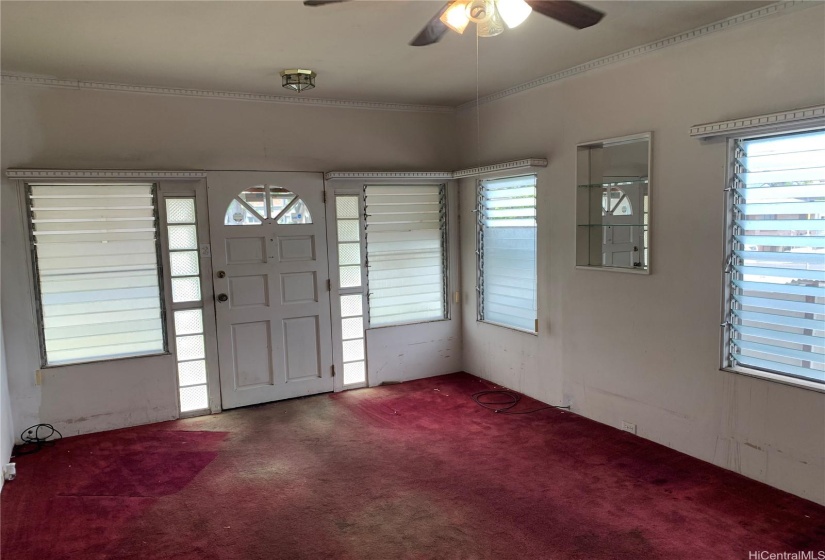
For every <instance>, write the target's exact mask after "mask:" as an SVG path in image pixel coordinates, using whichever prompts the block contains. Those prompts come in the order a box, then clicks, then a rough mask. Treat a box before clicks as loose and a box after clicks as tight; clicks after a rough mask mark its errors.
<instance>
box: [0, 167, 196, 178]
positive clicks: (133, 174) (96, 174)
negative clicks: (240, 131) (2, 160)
mask: <svg viewBox="0 0 825 560" xmlns="http://www.w3.org/2000/svg"><path fill="white" fill-rule="evenodd" d="M6 176H7V177H8V178H9V179H203V178H204V177H206V171H128V170H126V171H122V170H117V169H7V170H6Z"/></svg>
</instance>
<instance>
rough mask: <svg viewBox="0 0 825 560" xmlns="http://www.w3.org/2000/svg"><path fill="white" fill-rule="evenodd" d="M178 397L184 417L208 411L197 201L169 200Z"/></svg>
mask: <svg viewBox="0 0 825 560" xmlns="http://www.w3.org/2000/svg"><path fill="white" fill-rule="evenodd" d="M166 224H167V225H166V233H167V239H168V244H169V264H170V266H169V269H170V270H169V276H170V277H171V284H172V315H173V317H174V325H175V355H176V357H177V362H178V397H179V402H180V411H181V413H183V414H194V413H195V412H200V411H207V410H208V409H209V388H208V385H207V366H206V346H205V335H204V331H205V329H204V322H203V295H202V293H201V270H200V257H199V253H198V222H197V212H196V210H195V198H194V197H191V196H186V197H183V196H182V197H168V198H166Z"/></svg>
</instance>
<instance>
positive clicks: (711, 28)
mask: <svg viewBox="0 0 825 560" xmlns="http://www.w3.org/2000/svg"><path fill="white" fill-rule="evenodd" d="M817 4H818V2H810V1H807V0H787V1H784V2H777V3H776V4H770V5H769V6H764V7H762V8H758V9H756V10H751V11H749V12H745V13H743V14H739V15H737V16H732V17H729V18H726V19H723V20H720V21H717V22H714V23H709V24H707V25H703V26H701V27H697V28H695V29H691V30H690V31H684V32H682V33H678V34H676V35H672V36H670V37H667V38H665V39H661V40H659V41H655V42H653V43H647V44H646V45H641V46H638V47H633V48H631V49H627V50H625V51H621V52H618V53H615V54H611V55H608V56H605V57H602V58H597V59H596V60H591V61H590V62H585V63H584V64H579V65H578V66H573V67H572V68H568V69H567V70H561V71H559V72H555V73H553V74H548V75H547V76H542V77H541V78H537V79H535V80H532V81H529V82H526V83H523V84H519V85H517V86H514V87H511V88H509V89H504V90H501V91H497V92H495V93H491V94H489V95H485V96H484V97H481V98H479V99H478V104H479V105H484V104H485V103H490V102H492V101H497V100H499V99H502V98H504V97H509V96H511V95H515V94H517V93H522V92H524V91H527V90H530V89H533V88H537V87H539V86H543V85H546V84H549V83H552V82H557V81H559V80H563V79H565V78H570V77H572V76H576V75H578V74H582V73H584V72H588V71H590V70H594V69H596V68H602V67H604V66H607V65H610V64H615V63H617V62H622V61H624V60H627V59H629V58H634V57H637V56H641V55H644V54H648V53H651V52H655V51H658V50H661V49H664V48H667V47H672V46H673V45H678V44H680V43H684V42H686V41H691V40H693V39H696V38H698V37H703V36H705V35H708V34H710V33H715V32H717V31H725V30H728V29H731V28H733V27H736V26H738V25H741V24H743V23H748V22H751V21H753V20H756V19H761V18H763V17H766V16H770V15H773V14H779V13H784V12H788V11H789V10H791V9H799V8H802V7H806V8H807V7H811V6H814V5H817ZM475 106H476V101H475V100H473V101H468V102H467V103H463V104H462V105H459V106H458V107H457V109H458V110H459V111H463V110H466V109H471V108H473V107H475Z"/></svg>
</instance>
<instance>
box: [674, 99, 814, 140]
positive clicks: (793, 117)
mask: <svg viewBox="0 0 825 560" xmlns="http://www.w3.org/2000/svg"><path fill="white" fill-rule="evenodd" d="M787 125H792V126H793V127H794V128H797V129H798V128H800V127H806V126H811V127H819V126H822V125H825V105H817V106H814V107H805V108H804V109H793V110H791V111H783V112H781V113H770V114H768V115H759V116H756V117H747V118H743V119H733V120H729V121H720V122H713V123H707V124H697V125H694V126H692V127H690V135H691V136H693V137H695V138H714V137H719V136H728V135H731V134H735V135H737V136H740V135H742V134H747V133H748V132H750V131H755V130H757V129H759V130H760V131H761V132H765V131H766V130H768V129H770V128H771V127H782V126H787ZM766 127H767V129H766Z"/></svg>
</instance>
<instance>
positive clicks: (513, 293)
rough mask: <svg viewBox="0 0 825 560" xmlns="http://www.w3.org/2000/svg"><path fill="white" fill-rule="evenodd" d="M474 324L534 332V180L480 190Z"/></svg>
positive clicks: (485, 184)
mask: <svg viewBox="0 0 825 560" xmlns="http://www.w3.org/2000/svg"><path fill="white" fill-rule="evenodd" d="M477 235H478V239H477V245H478V247H477V251H478V261H477V262H478V277H477V291H478V320H479V321H485V322H488V323H495V324H498V325H503V326H507V327H512V328H516V329H520V330H525V331H529V332H536V331H537V330H538V329H537V309H538V306H537V302H536V291H537V282H538V280H537V275H536V176H535V175H525V176H522V177H508V178H505V179H490V180H484V181H481V182H480V183H479V187H478V230H477Z"/></svg>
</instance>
